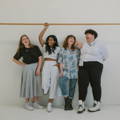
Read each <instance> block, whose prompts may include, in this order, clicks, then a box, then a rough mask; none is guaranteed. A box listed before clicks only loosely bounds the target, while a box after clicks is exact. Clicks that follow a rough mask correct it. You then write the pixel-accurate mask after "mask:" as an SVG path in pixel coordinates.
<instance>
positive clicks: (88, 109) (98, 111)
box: [88, 109, 100, 113]
mask: <svg viewBox="0 0 120 120" xmlns="http://www.w3.org/2000/svg"><path fill="white" fill-rule="evenodd" d="M99 111H100V109H98V110H96V111H91V110H89V109H88V112H91V113H92V112H99Z"/></svg>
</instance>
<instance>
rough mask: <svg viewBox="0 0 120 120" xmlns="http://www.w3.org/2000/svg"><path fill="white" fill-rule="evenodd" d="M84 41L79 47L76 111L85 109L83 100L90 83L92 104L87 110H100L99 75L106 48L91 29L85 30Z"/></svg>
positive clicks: (105, 57)
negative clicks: (77, 106)
mask: <svg viewBox="0 0 120 120" xmlns="http://www.w3.org/2000/svg"><path fill="white" fill-rule="evenodd" d="M85 35H86V43H85V44H83V47H82V49H81V58H80V62H79V81H78V86H79V108H78V113H82V112H84V111H85V106H84V101H85V99H86V95H87V88H88V85H89V83H90V85H91V87H92V92H93V97H94V104H93V107H92V108H89V109H88V111H89V112H96V111H100V101H101V75H102V71H103V62H104V61H105V60H106V59H107V56H108V55H107V50H106V48H105V46H104V45H103V44H101V43H100V42H99V41H98V40H96V38H97V36H98V34H97V32H96V31H94V30H92V29H88V30H86V31H85Z"/></svg>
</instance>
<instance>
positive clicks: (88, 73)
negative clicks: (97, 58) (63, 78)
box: [78, 62, 103, 101]
mask: <svg viewBox="0 0 120 120" xmlns="http://www.w3.org/2000/svg"><path fill="white" fill-rule="evenodd" d="M102 70H103V64H101V63H99V62H84V65H83V66H82V67H81V66H80V67H79V72H78V76H79V79H78V87H79V100H82V101H85V99H86V96H87V88H88V85H89V83H90V85H91V87H92V92H93V97H94V100H96V101H100V100H101V75H102Z"/></svg>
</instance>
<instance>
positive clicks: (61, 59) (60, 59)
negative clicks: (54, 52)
mask: <svg viewBox="0 0 120 120" xmlns="http://www.w3.org/2000/svg"><path fill="white" fill-rule="evenodd" d="M58 63H60V64H61V63H63V50H62V49H61V50H60V52H59V56H58Z"/></svg>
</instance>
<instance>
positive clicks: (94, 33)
mask: <svg viewBox="0 0 120 120" xmlns="http://www.w3.org/2000/svg"><path fill="white" fill-rule="evenodd" d="M88 33H89V34H92V35H94V38H95V39H96V38H97V37H98V33H97V32H96V31H95V30H92V29H88V30H86V31H85V35H86V34H88Z"/></svg>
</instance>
